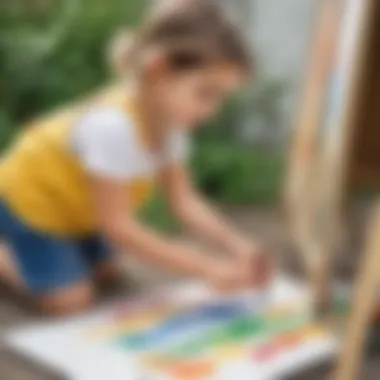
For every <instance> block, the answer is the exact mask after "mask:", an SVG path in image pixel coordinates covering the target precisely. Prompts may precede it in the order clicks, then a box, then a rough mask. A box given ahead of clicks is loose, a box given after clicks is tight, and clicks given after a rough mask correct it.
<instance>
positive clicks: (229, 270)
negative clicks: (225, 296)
mask: <svg viewBox="0 0 380 380" xmlns="http://www.w3.org/2000/svg"><path fill="white" fill-rule="evenodd" d="M206 281H207V282H208V283H210V284H211V285H212V286H213V287H214V288H216V289H217V290H220V291H234V290H241V289H247V288H249V286H250V271H249V270H247V267H243V266H242V265H241V264H240V262H238V261H224V262H222V263H220V262H218V263H216V264H214V265H213V266H212V267H210V268H209V270H208V271H207V273H206Z"/></svg>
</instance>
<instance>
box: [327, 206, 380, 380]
mask: <svg viewBox="0 0 380 380" xmlns="http://www.w3.org/2000/svg"><path fill="white" fill-rule="evenodd" d="M379 283H380V202H379V203H378V204H377V206H376V208H375V210H374V214H373V218H372V222H371V226H370V229H369V233H368V237H367V243H366V248H365V251H364V252H363V257H362V266H361V269H360V271H359V275H358V278H357V283H356V284H355V295H354V299H353V303H352V312H351V315H350V318H349V321H348V324H347V328H346V334H345V338H344V341H343V344H342V347H343V349H342V353H341V355H340V357H339V360H338V368H337V371H336V373H335V374H334V376H333V380H356V379H357V378H358V377H357V374H358V372H359V364H360V362H361V358H362V353H363V346H364V342H365V337H366V335H367V333H368V330H369V328H370V325H371V322H372V315H373V312H374V311H375V308H376V306H375V305H376V299H377V297H376V292H375V290H376V287H377V285H378V284H379Z"/></svg>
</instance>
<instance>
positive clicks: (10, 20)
mask: <svg viewBox="0 0 380 380" xmlns="http://www.w3.org/2000/svg"><path fill="white" fill-rule="evenodd" d="M147 1H148V0H146V1H143V0H139V1H135V0H129V1H128V0H112V2H109V1H106V0H55V1H50V0H28V1H21V0H13V1H9V2H2V3H1V4H0V149H1V148H3V147H4V146H5V145H7V144H8V143H9V141H10V139H11V138H12V136H14V134H15V133H16V132H17V130H18V128H20V126H22V124H23V123H24V122H25V121H26V120H28V119H29V118H31V117H33V116H34V115H37V114H39V113H43V112H45V111H47V110H49V109H50V108H52V107H55V106H57V105H59V104H61V103H63V102H66V101H73V100H75V98H78V97H80V96H83V95H84V94H86V93H88V92H90V91H91V90H92V89H94V87H96V86H99V85H101V84H102V83H104V82H105V81H106V80H107V76H108V70H107V62H106V61H105V59H104V56H105V54H104V52H105V50H106V46H107V43H108V42H109V40H110V38H111V36H112V34H113V33H114V32H115V30H117V29H118V28H119V27H121V26H128V27H134V26H136V25H137V24H138V22H139V20H140V16H141V14H142V12H143V10H144V8H145V6H146V3H147ZM258 82H259V84H258V86H257V87H256V88H257V89H256V91H254V92H253V93H252V92H251V91H247V92H246V93H244V94H241V95H240V96H238V97H236V98H235V99H233V100H232V101H231V102H229V104H227V106H226V107H225V109H224V110H223V112H222V113H221V114H220V115H218V116H217V117H216V118H215V119H214V120H212V121H211V122H210V123H209V125H208V126H207V127H206V128H202V129H201V130H200V132H199V133H198V135H197V136H196V138H195V139H196V144H195V147H196V148H195V152H194V153H195V154H194V162H193V163H192V165H193V168H194V172H195V175H196V181H197V183H198V184H199V186H200V188H201V189H202V190H203V191H204V192H205V193H206V194H207V195H208V196H210V197H212V198H213V199H215V200H217V201H220V202H224V203H228V204H253V203H271V202H274V201H275V200H276V197H277V191H278V189H279V178H280V173H281V162H282V158H281V153H280V152H278V147H276V146H274V147H268V146H263V145H262V144H261V145H260V144H256V145H255V141H254V140H252V139H251V140H249V139H247V138H245V137H244V134H242V132H241V128H239V126H242V125H243V124H244V122H245V123H247V120H248V121H249V122H248V130H249V129H251V127H252V128H253V127H254V125H251V124H254V121H258V122H259V124H260V127H261V128H264V129H266V128H268V131H269V133H271V134H272V133H273V134H276V133H278V129H279V125H280V123H281V120H280V119H281V112H280V101H281V96H282V93H283V90H284V86H283V85H282V84H281V83H280V82H279V81H274V80H270V79H265V80H259V81H258ZM247 87H248V88H249V87H250V86H247ZM247 112H248V114H249V115H248V116H247ZM252 115H253V118H252ZM250 120H253V122H250ZM276 128H277V129H276ZM245 129H247V128H246V127H245ZM256 143H257V141H256ZM253 148H255V149H253ZM146 215H148V219H149V220H153V221H158V222H157V223H156V224H159V225H165V226H173V225H174V224H173V223H172V219H171V218H170V217H169V216H168V215H167V213H166V211H165V208H164V206H163V201H162V199H161V200H160V199H156V200H154V201H153V202H152V204H151V205H150V207H149V208H148V210H147V212H146Z"/></svg>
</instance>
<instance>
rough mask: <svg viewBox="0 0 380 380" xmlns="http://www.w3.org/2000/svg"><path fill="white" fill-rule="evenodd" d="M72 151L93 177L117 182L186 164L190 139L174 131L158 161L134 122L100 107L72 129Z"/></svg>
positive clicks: (81, 118) (111, 109)
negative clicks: (97, 176) (140, 136)
mask: <svg viewBox="0 0 380 380" xmlns="http://www.w3.org/2000/svg"><path fill="white" fill-rule="evenodd" d="M71 137H72V138H71V143H72V148H73V150H74V152H75V154H76V155H77V157H78V158H79V160H80V162H81V164H82V166H83V168H84V169H85V170H86V171H87V172H88V173H91V174H95V175H101V176H105V177H109V178H113V179H118V180H129V179H133V178H144V177H146V176H150V175H152V174H154V173H155V172H156V171H158V170H159V169H161V168H163V167H164V166H166V165H170V164H172V163H180V162H183V161H186V160H187V158H188V155H189V146H190V144H189V138H188V135H187V133H186V132H185V131H183V130H180V129H174V130H172V131H171V132H170V133H169V135H168V136H167V139H166V144H165V150H164V152H162V154H160V156H159V157H157V156H156V155H153V154H152V153H151V152H149V151H148V149H147V148H144V147H143V146H142V144H141V142H140V140H139V137H138V135H137V131H136V127H135V125H134V123H133V121H132V120H131V119H130V118H128V116H127V115H126V114H125V113H124V112H123V111H122V110H120V109H118V108H116V107H110V106H108V107H101V108H97V109H94V110H91V111H89V112H87V113H86V114H84V115H83V116H81V117H80V119H79V120H78V121H77V124H76V125H75V127H74V128H73V133H72V136H71Z"/></svg>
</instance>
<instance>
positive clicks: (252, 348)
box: [10, 280, 336, 380]
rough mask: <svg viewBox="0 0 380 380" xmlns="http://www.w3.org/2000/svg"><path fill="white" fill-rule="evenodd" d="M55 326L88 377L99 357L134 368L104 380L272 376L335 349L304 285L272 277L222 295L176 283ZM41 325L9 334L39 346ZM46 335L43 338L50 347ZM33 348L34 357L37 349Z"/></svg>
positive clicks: (81, 379)
mask: <svg viewBox="0 0 380 380" xmlns="http://www.w3.org/2000/svg"><path fill="white" fill-rule="evenodd" d="M70 326H71V327H70ZM57 329H61V330H62V329H63V330H64V331H65V333H64V332H62V333H61V335H60V337H59V338H58V335H56V337H55V340H56V342H55V345H57V344H59V340H60V339H61V340H62V341H63V339H66V342H65V345H68V341H67V338H68V337H70V339H72V346H74V345H75V349H76V354H75V355H74V354H73V353H72V352H70V355H72V356H75V357H76V359H75V362H76V363H77V365H78V363H81V365H82V366H84V365H83V363H84V362H91V366H95V367H96V366H98V367H99V370H97V371H96V370H95V369H94V368H92V371H93V372H92V375H91V376H92V378H93V376H94V374H93V373H94V372H95V373H96V375H97V376H99V377H98V378H99V379H100V378H101V376H100V374H101V373H103V376H104V372H105V371H106V367H107V365H106V364H105V363H106V362H107V363H109V366H112V369H113V370H114V371H115V368H116V367H118V365H119V364H120V363H122V365H124V366H125V368H126V367H127V366H129V367H130V368H132V367H133V368H134V376H133V377H132V376H131V375H128V376H122V375H120V377H117V376H115V377H108V378H109V379H110V380H111V379H112V380H113V379H117V380H118V379H122V378H124V379H136V380H161V379H165V380H211V379H215V380H219V379H221V380H222V379H223V380H224V379H226V380H232V379H234V378H235V377H234V376H232V377H231V376H229V375H228V373H232V372H234V373H236V371H240V372H241V373H242V376H239V377H241V379H242V380H243V379H244V376H246V378H247V379H252V378H253V377H254V378H255V379H258V380H261V379H262V380H264V379H276V378H279V376H280V375H282V374H283V373H287V372H289V373H292V372H294V371H297V370H299V369H303V368H305V367H307V366H308V365H311V364H315V363H316V362H318V360H322V359H326V358H328V357H330V356H331V355H332V354H333V353H334V352H335V349H336V340H335V338H334V337H333V335H332V334H331V332H330V331H329V330H328V329H327V328H326V327H325V326H322V325H318V324H316V323H314V322H313V320H312V317H311V315H310V309H309V298H308V295H307V292H305V290H304V289H303V288H302V287H300V286H298V285H296V284H292V283H291V282H289V281H287V280H279V281H278V282H277V283H276V284H275V285H274V288H273V289H271V290H268V291H265V292H246V293H244V294H242V293H239V294H234V295H230V296H223V297H222V296H219V295H215V294H211V293H210V292H209V291H207V290H206V289H203V288H202V287H200V286H197V285H194V284H190V285H183V286H182V287H180V288H179V289H178V290H176V291H175V292H173V291H171V292H170V291H166V292H164V291H162V292H159V293H157V294H155V295H153V296H150V297H147V298H143V299H140V298H139V299H137V300H133V301H128V302H125V303H116V304H113V305H110V306H108V307H106V308H105V310H103V311H99V313H96V315H93V316H91V317H88V318H86V319H85V320H80V321H75V322H69V323H66V325H65V324H61V325H59V326H58V327H57ZM48 331H50V332H52V331H54V329H53V328H52V326H48V327H46V326H45V327H44V328H40V329H39V330H38V329H34V331H32V330H27V331H24V332H18V333H17V332H16V334H14V335H13V336H12V337H11V339H10V341H11V342H12V344H13V345H16V346H17V347H18V348H19V349H23V350H24V351H25V348H27V346H28V347H29V350H30V345H31V340H33V341H34V343H33V344H34V350H35V351H36V347H35V344H36V339H37V340H40V345H42V344H43V342H44V339H45V342H47V341H46V339H47V335H48V334H47V332H48ZM54 333H55V334H57V331H54ZM33 334H34V335H33ZM53 335H54V334H53ZM64 335H66V337H65V338H63V336H64ZM42 336H44V338H42ZM53 341H54V339H52V338H51V339H50V340H49V342H50V347H52V344H53ZM33 344H32V346H33ZM78 347H79V348H80V349H79V350H78ZM67 349H70V350H73V347H71V348H69V347H67ZM45 351H46V352H45V354H42V356H45V361H46V355H48V353H47V350H46V349H45ZM34 353H35V354H36V355H37V357H40V358H41V349H40V352H37V353H36V352H34ZM67 355H69V353H67ZM80 357H81V358H82V359H81V360H79V358H80ZM85 358H86V360H84V359H85ZM111 358H112V360H111ZM116 358H118V360H119V361H118V360H116ZM113 359H115V360H113ZM58 361H59V360H58ZM68 361H69V360H68V359H67V360H66V362H68ZM56 362H57V361H56ZM102 362H103V363H102ZM127 363H128V365H127ZM53 364H54V363H53ZM61 364H62V363H61ZM61 364H60V367H61V368H63V367H64V366H62V365H61ZM101 368H103V371H104V372H102V371H101ZM66 370H67V368H66ZM120 371H122V366H120ZM120 371H119V372H120ZM66 372H67V371H66ZM68 372H69V373H70V371H68ZM71 372H74V373H75V374H76V376H77V377H75V376H73V377H72V378H73V379H75V380H76V379H79V380H87V378H88V379H90V378H91V376H90V375H89V374H88V375H86V376H87V377H86V376H83V373H85V372H86V370H85V369H84V368H82V369H81V370H79V371H78V369H74V368H72V369H71ZM78 373H81V376H78ZM120 373H123V372H120ZM98 378H93V380H97V379H98Z"/></svg>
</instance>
